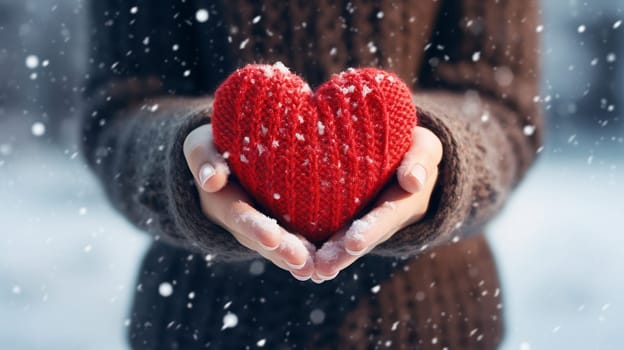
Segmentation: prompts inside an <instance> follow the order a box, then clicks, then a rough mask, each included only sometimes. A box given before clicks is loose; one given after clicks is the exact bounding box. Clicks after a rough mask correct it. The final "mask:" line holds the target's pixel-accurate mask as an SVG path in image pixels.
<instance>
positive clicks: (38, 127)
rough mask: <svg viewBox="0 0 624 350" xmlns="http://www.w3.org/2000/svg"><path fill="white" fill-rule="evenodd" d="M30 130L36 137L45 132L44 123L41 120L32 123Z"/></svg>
mask: <svg viewBox="0 0 624 350" xmlns="http://www.w3.org/2000/svg"><path fill="white" fill-rule="evenodd" d="M30 132H31V133H32V134H33V135H34V136H37V137H39V136H43V135H44V134H45V132H46V127H45V124H43V123H42V122H36V123H33V125H32V126H31V127H30Z"/></svg>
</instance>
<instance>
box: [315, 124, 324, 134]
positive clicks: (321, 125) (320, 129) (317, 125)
mask: <svg viewBox="0 0 624 350" xmlns="http://www.w3.org/2000/svg"><path fill="white" fill-rule="evenodd" d="M316 127H317V128H318V133H319V135H321V136H323V135H325V124H323V122H322V121H320V120H319V121H318V122H317V123H316Z"/></svg>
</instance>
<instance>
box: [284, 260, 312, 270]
mask: <svg viewBox="0 0 624 350" xmlns="http://www.w3.org/2000/svg"><path fill="white" fill-rule="evenodd" d="M284 262H285V263H286V266H288V267H289V268H290V269H291V270H299V269H302V268H303V267H304V266H305V264H306V262H307V261H306V262H304V263H303V264H301V265H293V264H291V263H289V262H288V261H285V260H284Z"/></svg>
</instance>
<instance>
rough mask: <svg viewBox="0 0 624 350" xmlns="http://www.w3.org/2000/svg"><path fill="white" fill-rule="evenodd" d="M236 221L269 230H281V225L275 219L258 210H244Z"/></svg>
mask: <svg viewBox="0 0 624 350" xmlns="http://www.w3.org/2000/svg"><path fill="white" fill-rule="evenodd" d="M236 222H240V223H244V224H251V225H252V226H253V227H258V228H260V229H262V230H265V231H268V232H279V231H280V227H279V225H278V224H277V221H276V220H275V219H272V218H269V217H268V216H266V215H263V214H261V213H259V212H256V211H244V212H243V213H242V214H240V215H239V216H238V217H237V218H236Z"/></svg>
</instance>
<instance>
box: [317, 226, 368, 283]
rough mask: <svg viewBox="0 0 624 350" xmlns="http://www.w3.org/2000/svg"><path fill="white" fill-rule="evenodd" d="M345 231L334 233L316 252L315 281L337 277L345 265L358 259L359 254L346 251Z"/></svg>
mask: <svg viewBox="0 0 624 350" xmlns="http://www.w3.org/2000/svg"><path fill="white" fill-rule="evenodd" d="M344 243H345V231H341V232H338V233H336V234H335V235H333V236H332V237H331V238H330V239H329V240H328V241H327V242H325V243H324V244H323V245H322V246H321V248H320V249H319V250H318V251H317V252H316V255H315V260H314V265H315V268H316V270H315V272H314V275H313V276H312V280H313V281H314V282H317V283H318V282H322V281H327V280H331V279H334V278H336V276H337V275H338V273H339V272H340V271H341V270H342V269H344V268H345V267H347V266H349V265H350V264H352V263H353V262H354V261H355V260H357V258H358V257H357V256H353V255H351V254H348V253H347V252H346V251H345V245H344Z"/></svg>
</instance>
